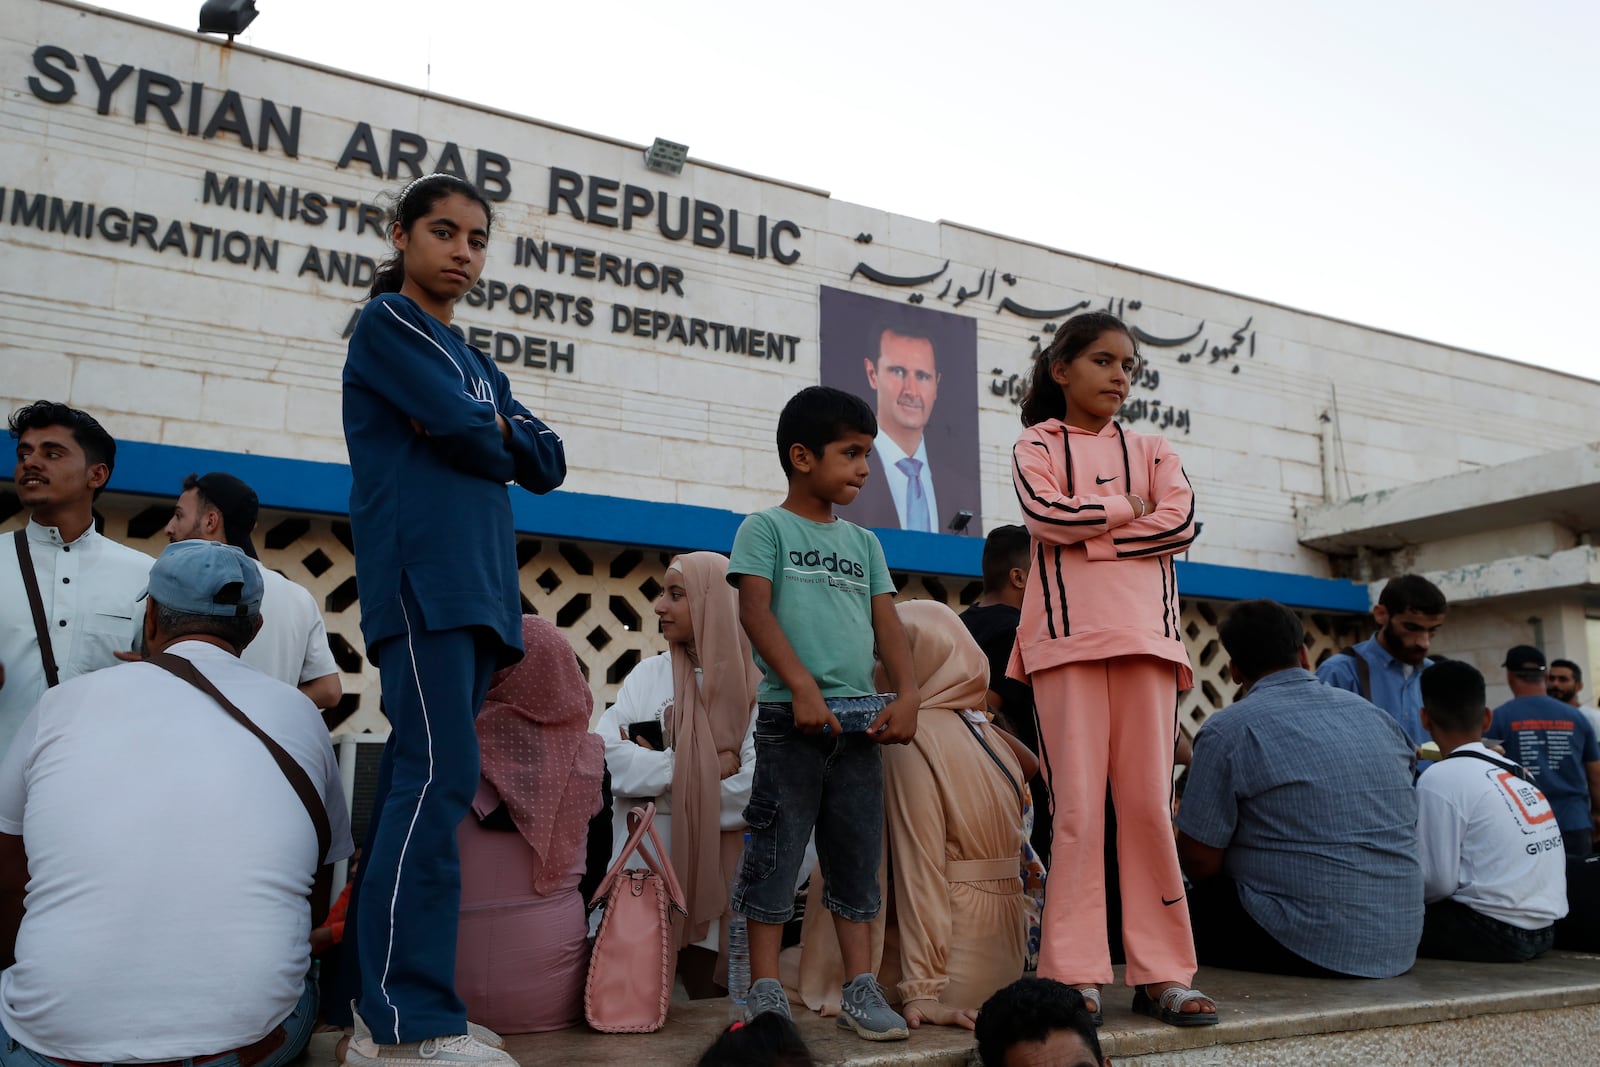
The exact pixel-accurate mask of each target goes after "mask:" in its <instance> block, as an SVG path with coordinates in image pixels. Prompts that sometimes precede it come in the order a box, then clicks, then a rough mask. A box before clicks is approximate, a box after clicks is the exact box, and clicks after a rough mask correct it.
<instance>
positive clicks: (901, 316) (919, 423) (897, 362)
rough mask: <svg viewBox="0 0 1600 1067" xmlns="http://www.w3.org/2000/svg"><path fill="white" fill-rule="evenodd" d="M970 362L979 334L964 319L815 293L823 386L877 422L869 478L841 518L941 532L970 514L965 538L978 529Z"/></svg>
mask: <svg viewBox="0 0 1600 1067" xmlns="http://www.w3.org/2000/svg"><path fill="white" fill-rule="evenodd" d="M977 362H978V325H977V323H976V322H975V321H974V320H972V319H970V318H967V317H966V316H963V315H953V314H951V313H949V312H946V311H937V310H934V309H932V308H925V307H919V306H916V305H913V304H908V303H902V302H899V301H894V300H884V299H881V298H879V297H874V296H866V295H864V294H861V293H852V292H847V291H845V290H842V289H830V288H827V287H824V288H823V289H822V293H821V364H822V384H824V385H831V386H834V387H836V388H839V389H844V390H847V391H849V392H852V393H855V394H857V395H858V396H860V397H861V398H862V399H864V400H865V401H866V402H867V403H868V405H870V406H871V407H872V409H873V410H874V411H875V412H876V414H877V417H878V436H877V440H876V441H875V442H874V444H873V449H872V455H871V457H870V459H869V465H870V467H871V474H870V475H869V476H868V478H867V482H866V485H864V486H863V487H862V489H861V494H860V495H859V496H857V497H856V499H855V501H854V503H852V504H850V505H849V506H848V507H844V508H841V509H840V512H839V513H840V514H841V515H843V516H844V517H845V518H847V519H849V520H850V521H851V522H854V523H857V524H859V525H862V526H868V527H876V528H879V529H900V530H921V531H925V532H928V533H941V532H947V531H948V530H949V529H950V527H951V524H952V522H956V521H957V516H958V515H959V514H960V513H961V512H971V514H972V518H971V519H970V520H969V521H968V523H967V524H966V529H967V531H968V532H974V533H975V532H978V531H981V530H982V529H983V524H982V521H981V517H980V515H979V507H980V498H981V492H980V488H979V476H978V385H977V381H978V375H977ZM957 524H958V525H960V524H959V523H957Z"/></svg>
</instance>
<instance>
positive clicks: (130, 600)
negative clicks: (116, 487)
mask: <svg viewBox="0 0 1600 1067" xmlns="http://www.w3.org/2000/svg"><path fill="white" fill-rule="evenodd" d="M10 430H11V436H12V437H13V438H14V439H15V441H16V456H17V463H16V469H15V472H14V473H13V475H12V478H13V479H14V480H15V482H16V492H17V497H18V499H19V500H20V501H21V502H22V506H23V507H24V508H25V509H27V512H28V525H27V526H26V527H24V528H23V529H22V530H21V531H18V534H20V538H21V544H20V546H19V542H18V534H6V535H5V536H4V537H3V538H0V662H3V663H4V664H5V668H6V678H5V685H4V687H0V756H3V755H4V754H5V751H6V747H7V746H8V745H9V744H10V743H11V737H12V735H13V734H15V733H16V731H17V727H19V726H20V725H22V720H23V719H25V718H27V715H28V712H30V711H32V710H33V705H34V704H35V703H37V702H38V700H39V698H40V697H41V696H43V695H44V693H45V690H46V689H48V688H50V687H51V686H53V685H55V684H57V682H64V681H66V680H67V679H69V678H76V677H77V676H78V675H80V674H87V673H88V672H90V671H94V670H99V669H100V668H101V667H110V666H112V665H114V664H115V663H116V662H117V653H118V652H127V651H129V650H130V649H131V648H132V647H133V643H134V640H135V639H136V638H137V637H138V634H139V616H140V615H141V614H142V613H143V608H142V605H140V604H139V597H140V596H142V595H143V594H144V582H145V575H146V574H148V573H149V572H150V564H151V562H152V560H151V559H150V557H149V556H147V555H145V554H144V553H143V552H139V551H137V550H136V549H132V548H129V547H127V546H126V545H122V544H118V543H117V542H115V541H113V540H111V539H110V538H109V537H104V536H102V535H101V534H100V533H99V532H98V531H96V530H95V528H94V500H95V498H96V497H97V496H99V495H100V492H101V490H103V489H104V488H105V485H106V483H107V482H108V481H110V480H111V472H112V470H113V469H114V468H115V466H116V460H117V442H116V441H115V439H113V438H112V436H111V435H110V434H109V433H107V432H106V430H105V428H104V427H102V426H101V425H100V423H98V422H97V421H95V419H94V418H93V417H92V416H90V415H89V414H87V413H85V412H82V411H79V410H78V409H77V408H71V407H68V406H67V405H65V404H58V403H54V402H52V401H48V400H40V401H38V402H37V403H33V404H28V405H27V406H25V407H21V408H18V409H17V410H16V411H14V412H12V414H11V419H10ZM19 547H21V548H22V549H24V550H25V551H24V552H19V551H18V548H19ZM24 555H26V557H27V558H28V560H29V561H30V563H31V564H32V566H31V568H30V571H31V574H32V576H33V578H34V581H35V583H36V585H37V588H38V590H39V606H40V608H41V609H42V611H43V615H44V627H43V629H44V632H45V634H46V637H45V640H44V641H43V642H41V640H40V636H39V627H37V626H36V625H35V623H34V616H33V611H32V610H31V607H30V603H29V602H30V599H31V598H30V597H29V595H28V590H27V583H26V582H25V580H24V578H25V576H24V573H23V570H22V557H23V556H24ZM46 645H48V647H49V651H50V655H49V656H48V659H49V660H50V663H51V664H52V665H53V668H52V666H47V665H46V659H47V657H46V654H45V646H46ZM52 673H53V674H54V676H55V677H54V680H52V677H51V675H52Z"/></svg>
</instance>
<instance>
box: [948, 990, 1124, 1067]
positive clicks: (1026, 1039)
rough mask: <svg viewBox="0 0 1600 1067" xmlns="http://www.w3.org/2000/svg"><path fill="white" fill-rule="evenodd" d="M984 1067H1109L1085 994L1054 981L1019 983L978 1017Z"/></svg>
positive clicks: (987, 1004) (992, 999) (1000, 994)
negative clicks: (1084, 997) (1084, 998)
mask: <svg viewBox="0 0 1600 1067" xmlns="http://www.w3.org/2000/svg"><path fill="white" fill-rule="evenodd" d="M977 1036H978V1059H979V1061H980V1062H981V1063H982V1064H983V1067H1110V1063H1111V1061H1110V1060H1108V1059H1106V1058H1105V1056H1104V1055H1103V1054H1102V1053H1101V1051H1100V1035H1099V1034H1097V1033H1095V1028H1094V1016H1093V1014H1092V1013H1091V1012H1090V1011H1089V1007H1088V1005H1086V1004H1085V1003H1084V1001H1083V994H1082V993H1080V992H1078V991H1077V990H1076V989H1074V988H1072V987H1071V986H1069V985H1065V984H1063V983H1061V982H1057V981H1056V980H1055V979H1053V978H1019V979H1018V980H1017V981H1015V982H1012V983H1011V984H1010V985H1008V986H1006V987H1005V988H1004V989H1002V990H1000V991H999V992H998V993H995V994H994V995H993V996H991V997H990V998H989V999H988V1000H986V1001H984V1002H983V1008H982V1009H981V1010H980V1011H979V1012H978V1033H977Z"/></svg>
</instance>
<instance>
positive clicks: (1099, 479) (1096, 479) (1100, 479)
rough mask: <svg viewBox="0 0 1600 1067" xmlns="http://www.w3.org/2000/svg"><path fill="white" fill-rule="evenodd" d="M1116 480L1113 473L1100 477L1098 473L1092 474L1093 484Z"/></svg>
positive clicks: (1103, 483)
mask: <svg viewBox="0 0 1600 1067" xmlns="http://www.w3.org/2000/svg"><path fill="white" fill-rule="evenodd" d="M1116 480H1117V476H1116V475H1115V474H1113V475H1112V476H1111V477H1109V478H1102V477H1100V476H1099V475H1098V474H1097V475H1095V476H1094V484H1095V485H1105V484H1106V483H1107V482H1114V481H1116Z"/></svg>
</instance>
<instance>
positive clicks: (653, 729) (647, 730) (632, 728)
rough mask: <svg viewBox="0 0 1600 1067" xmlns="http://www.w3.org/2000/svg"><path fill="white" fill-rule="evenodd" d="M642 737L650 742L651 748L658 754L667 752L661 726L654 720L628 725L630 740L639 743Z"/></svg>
mask: <svg viewBox="0 0 1600 1067" xmlns="http://www.w3.org/2000/svg"><path fill="white" fill-rule="evenodd" d="M641 737H642V738H644V739H645V740H646V741H648V742H649V743H650V747H651V748H653V749H655V750H656V751H657V752H665V751H666V750H667V742H666V738H665V737H663V736H662V733H661V724H660V723H659V722H656V721H655V720H654V719H646V720H645V721H644V722H631V723H629V724H628V740H629V741H637V740H639V738H641Z"/></svg>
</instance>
